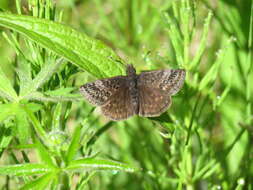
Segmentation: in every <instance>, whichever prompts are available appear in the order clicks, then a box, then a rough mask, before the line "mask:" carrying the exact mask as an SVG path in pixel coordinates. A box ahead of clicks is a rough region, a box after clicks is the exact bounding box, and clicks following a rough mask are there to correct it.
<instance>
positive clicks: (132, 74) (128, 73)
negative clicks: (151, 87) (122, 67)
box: [126, 64, 136, 76]
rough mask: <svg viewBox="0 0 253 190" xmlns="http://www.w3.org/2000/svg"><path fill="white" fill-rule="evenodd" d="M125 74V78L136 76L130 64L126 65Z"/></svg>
mask: <svg viewBox="0 0 253 190" xmlns="http://www.w3.org/2000/svg"><path fill="white" fill-rule="evenodd" d="M126 73H127V76H135V75H136V70H135V68H134V67H133V65H132V64H128V65H127V68H126Z"/></svg>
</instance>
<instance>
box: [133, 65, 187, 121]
mask: <svg viewBox="0 0 253 190" xmlns="http://www.w3.org/2000/svg"><path fill="white" fill-rule="evenodd" d="M184 78H185V71H184V70H182V69H177V70H173V69H165V70H158V71H150V72H143V73H141V74H140V75H139V78H138V83H137V87H138V92H139V115H140V116H146V117H155V116H159V115H160V114H161V113H163V112H164V111H166V110H167V109H168V107H169V106H170V104H171V98H170V96H171V95H174V94H176V93H177V92H178V91H179V90H180V89H181V87H182V85H183V82H184Z"/></svg>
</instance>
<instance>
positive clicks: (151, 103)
mask: <svg viewBox="0 0 253 190" xmlns="http://www.w3.org/2000/svg"><path fill="white" fill-rule="evenodd" d="M139 89H140V90H139V115H140V116H144V117H156V116H159V115H160V114H161V113H163V112H165V111H166V110H167V109H168V107H169V106H170V104H171V100H170V96H169V95H168V94H166V93H165V92H164V91H162V90H160V89H157V88H156V89H154V88H150V87H148V86H142V87H141V86H140V87H139Z"/></svg>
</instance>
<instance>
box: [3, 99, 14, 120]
mask: <svg viewBox="0 0 253 190" xmlns="http://www.w3.org/2000/svg"><path fill="white" fill-rule="evenodd" d="M13 106H14V105H13V104H12V103H8V104H0V122H2V121H3V120H5V119H6V118H7V117H9V116H11V115H14V114H15V113H14V110H15V109H13V108H14V107H13Z"/></svg>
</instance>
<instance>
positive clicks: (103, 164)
mask: <svg viewBox="0 0 253 190" xmlns="http://www.w3.org/2000/svg"><path fill="white" fill-rule="evenodd" d="M66 170H74V171H75V170H77V171H83V170H86V171H94V170H111V171H125V172H134V171H137V170H138V169H137V168H135V167H132V166H129V165H128V164H124V163H120V162H116V161H112V160H103V159H95V158H84V159H80V160H74V161H72V162H70V164H69V166H68V167H67V168H66Z"/></svg>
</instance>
